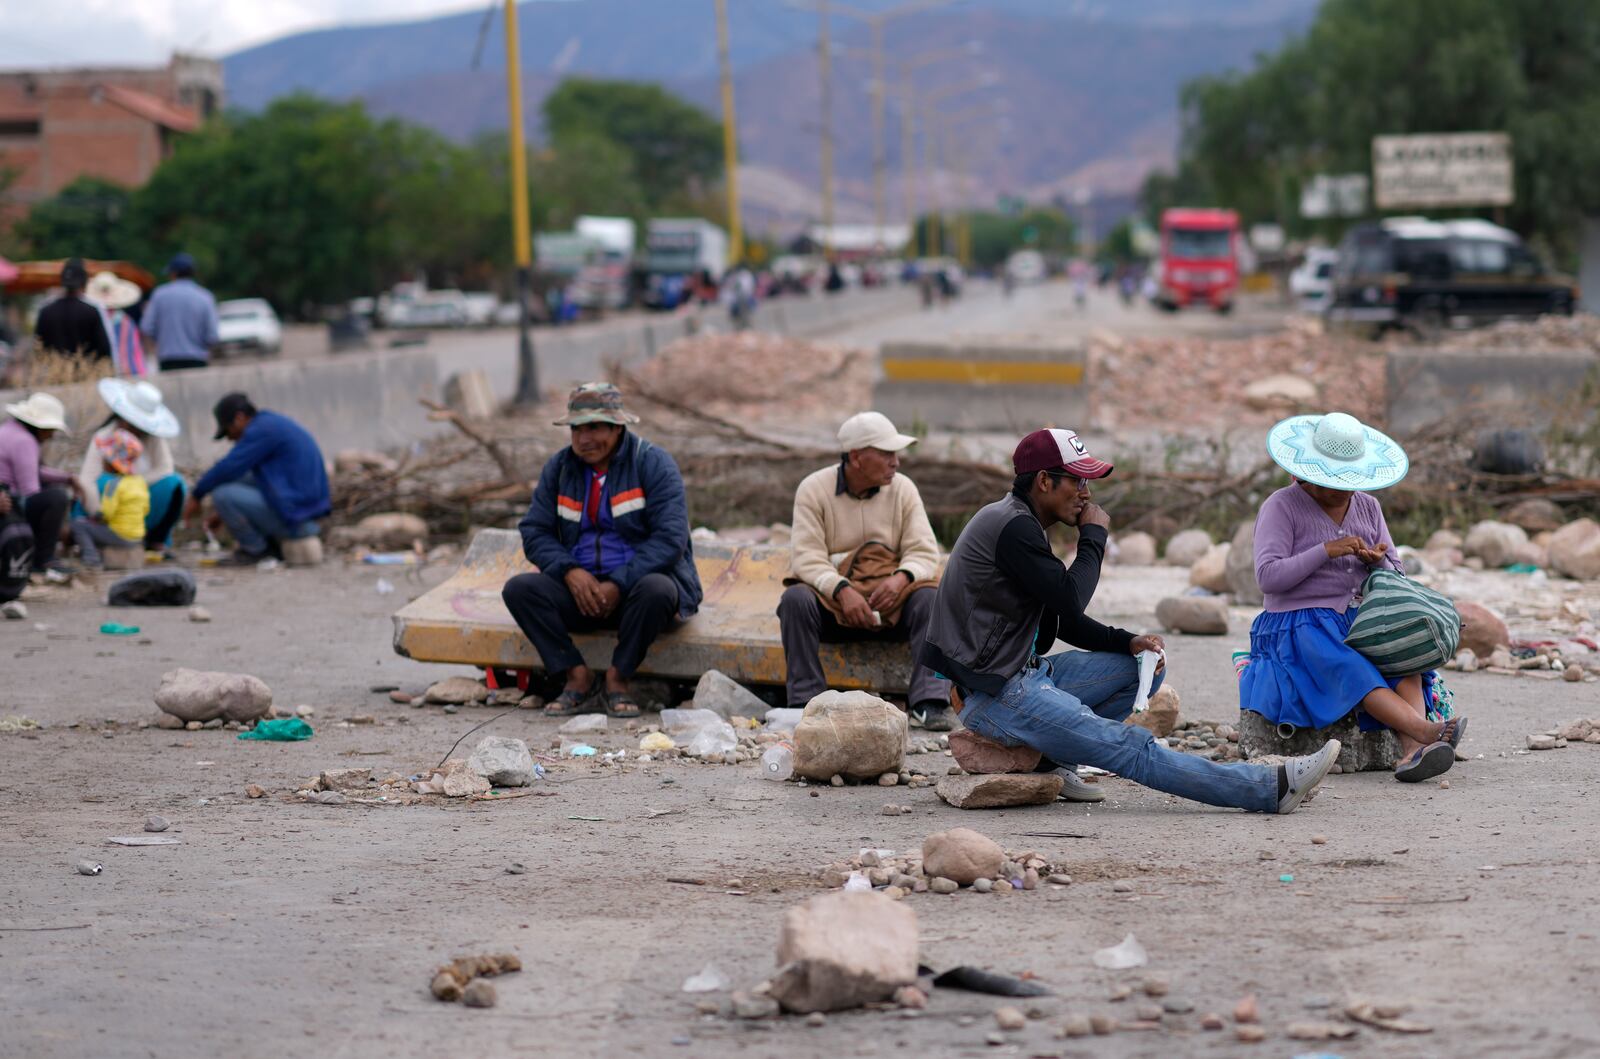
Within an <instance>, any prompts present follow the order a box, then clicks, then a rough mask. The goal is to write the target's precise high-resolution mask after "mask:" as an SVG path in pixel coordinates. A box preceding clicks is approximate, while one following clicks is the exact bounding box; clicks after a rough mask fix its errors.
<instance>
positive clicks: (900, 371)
mask: <svg viewBox="0 0 1600 1059" xmlns="http://www.w3.org/2000/svg"><path fill="white" fill-rule="evenodd" d="M881 364H882V369H883V377H884V380H885V381H888V382H946V383H952V382H953V383H973V384H976V385H980V386H1035V385H1045V386H1078V385H1081V384H1082V383H1083V365H1082V364H1079V363H1073V362H1070V361H1048V360H954V359H947V358H944V357H894V358H890V357H885V358H884V359H883V360H882V362H881Z"/></svg>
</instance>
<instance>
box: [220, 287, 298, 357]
mask: <svg viewBox="0 0 1600 1059" xmlns="http://www.w3.org/2000/svg"><path fill="white" fill-rule="evenodd" d="M217 338H218V341H217V348H218V350H219V351H220V352H223V353H237V352H240V351H243V350H249V351H251V352H255V353H261V354H264V355H266V356H273V355H275V354H277V353H279V352H280V351H282V349H283V325H282V324H281V323H279V322H278V314H277V313H275V312H273V310H272V306H271V305H269V304H268V303H267V301H266V299H264V298H234V299H233V300H231V301H225V302H222V303H221V304H219V305H218V306H217Z"/></svg>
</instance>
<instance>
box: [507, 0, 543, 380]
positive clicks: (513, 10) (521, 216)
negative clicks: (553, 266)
mask: <svg viewBox="0 0 1600 1059" xmlns="http://www.w3.org/2000/svg"><path fill="white" fill-rule="evenodd" d="M502 2H503V3H504V4H505V8H506V102H507V110H508V111H509V121H510V124H511V128H510V133H511V230H512V232H511V234H512V245H513V247H514V251H515V255H516V261H517V304H518V306H519V307H520V308H519V311H518V313H517V395H516V403H517V404H535V403H537V402H538V400H539V365H538V362H537V361H536V360H535V359H534V356H533V338H532V336H531V335H530V334H529V324H530V323H531V321H530V320H529V319H528V302H529V300H530V299H532V297H533V246H532V243H533V236H532V233H531V232H530V230H529V228H530V226H529V221H528V152H527V147H526V146H525V144H524V143H523V131H522V49H521V47H520V46H519V45H518V42H517V0H502Z"/></svg>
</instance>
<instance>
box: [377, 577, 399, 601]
mask: <svg viewBox="0 0 1600 1059" xmlns="http://www.w3.org/2000/svg"><path fill="white" fill-rule="evenodd" d="M372 587H373V588H374V589H375V590H377V593H378V595H380V596H387V595H388V594H389V593H391V592H393V591H394V582H392V581H390V580H389V579H388V578H386V577H380V578H378V583H377V584H375V585H373V586H372Z"/></svg>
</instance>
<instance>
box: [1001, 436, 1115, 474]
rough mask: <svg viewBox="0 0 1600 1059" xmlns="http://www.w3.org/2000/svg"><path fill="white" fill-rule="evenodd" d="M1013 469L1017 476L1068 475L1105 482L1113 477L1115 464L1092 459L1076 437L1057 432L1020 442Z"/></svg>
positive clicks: (1013, 460)
mask: <svg viewBox="0 0 1600 1059" xmlns="http://www.w3.org/2000/svg"><path fill="white" fill-rule="evenodd" d="M1011 466H1012V469H1013V471H1014V472H1015V473H1016V474H1036V473H1038V472H1039V471H1065V472H1066V473H1068V474H1075V475H1077V476H1078V477H1079V478H1104V477H1105V476H1106V475H1108V474H1110V473H1111V464H1109V463H1107V462H1106V461H1105V460H1097V459H1095V458H1094V457H1093V456H1091V455H1089V450H1088V449H1087V448H1085V447H1084V444H1083V439H1081V438H1079V437H1078V435H1077V434H1076V433H1074V432H1073V431H1071V430H1057V429H1052V430H1035V431H1034V432H1033V433H1032V434H1029V435H1028V436H1027V437H1025V438H1023V439H1022V440H1021V441H1019V442H1018V443H1017V449H1016V451H1015V452H1013V453H1012V454H1011Z"/></svg>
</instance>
